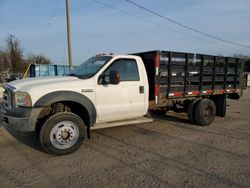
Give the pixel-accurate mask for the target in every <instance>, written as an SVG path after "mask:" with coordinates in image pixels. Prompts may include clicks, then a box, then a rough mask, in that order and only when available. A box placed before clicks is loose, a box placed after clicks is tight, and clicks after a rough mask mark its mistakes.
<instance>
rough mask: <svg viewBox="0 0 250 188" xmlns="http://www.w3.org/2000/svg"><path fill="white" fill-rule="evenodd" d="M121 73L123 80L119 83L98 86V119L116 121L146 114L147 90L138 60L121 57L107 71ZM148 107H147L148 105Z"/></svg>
mask: <svg viewBox="0 0 250 188" xmlns="http://www.w3.org/2000/svg"><path fill="white" fill-rule="evenodd" d="M110 70H117V71H118V72H119V73H120V77H121V81H120V83H119V84H117V85H112V84H106V85H97V86H96V107H97V114H98V121H99V122H103V121H116V120H122V119H128V118H135V117H140V116H143V115H144V114H145V91H144V92H143V93H140V86H142V87H144V84H145V83H144V82H143V78H141V77H142V76H141V75H139V70H138V67H137V62H136V61H135V60H134V59H119V60H116V61H114V62H113V64H112V65H111V66H110V67H109V68H108V69H107V70H106V71H105V74H106V75H108V74H109V72H110ZM146 108H147V107H146Z"/></svg>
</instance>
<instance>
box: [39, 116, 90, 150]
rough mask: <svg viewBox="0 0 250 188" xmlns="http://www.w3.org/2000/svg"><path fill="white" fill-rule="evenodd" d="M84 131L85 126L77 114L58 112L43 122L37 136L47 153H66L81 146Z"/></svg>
mask: <svg viewBox="0 0 250 188" xmlns="http://www.w3.org/2000/svg"><path fill="white" fill-rule="evenodd" d="M85 132H86V127H85V125H84V122H83V121H82V119H81V118H80V117H79V116H77V115H76V114H73V113H71V112H59V113H56V114H54V115H52V116H50V117H49V118H48V119H47V120H46V121H45V122H44V124H43V126H42V128H41V130H40V134H39V138H40V142H41V145H42V147H43V149H44V150H45V151H47V152H48V153H51V154H54V155H67V154H70V153H73V152H74V151H76V150H77V149H78V148H79V147H80V146H81V144H82V142H83V140H84V138H85Z"/></svg>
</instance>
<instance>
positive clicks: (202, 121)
mask: <svg viewBox="0 0 250 188" xmlns="http://www.w3.org/2000/svg"><path fill="white" fill-rule="evenodd" d="M215 115H216V106H215V104H214V102H213V101H212V100H210V99H202V100H201V101H199V102H198V103H197V105H196V107H195V109H194V118H195V121H196V123H197V124H198V125H203V126H204V125H210V124H211V123H212V122H213V120H214V118H215Z"/></svg>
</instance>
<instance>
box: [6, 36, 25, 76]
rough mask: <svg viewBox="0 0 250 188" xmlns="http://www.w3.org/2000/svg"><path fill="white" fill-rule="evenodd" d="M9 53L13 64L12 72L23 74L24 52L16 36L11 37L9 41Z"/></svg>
mask: <svg viewBox="0 0 250 188" xmlns="http://www.w3.org/2000/svg"><path fill="white" fill-rule="evenodd" d="M6 42H7V51H8V53H9V60H10V64H11V72H14V73H21V72H23V71H22V67H23V63H24V62H23V51H22V49H21V46H20V42H19V40H18V39H17V38H16V37H15V36H14V35H9V36H8V38H7V40H6Z"/></svg>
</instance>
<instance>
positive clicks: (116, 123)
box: [91, 117, 153, 130]
mask: <svg viewBox="0 0 250 188" xmlns="http://www.w3.org/2000/svg"><path fill="white" fill-rule="evenodd" d="M149 122H153V119H151V118H147V117H140V118H135V119H129V120H123V121H113V122H107V123H96V124H95V125H94V126H93V127H91V130H96V129H105V128H109V127H118V126H123V125H131V124H139V123H149Z"/></svg>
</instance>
